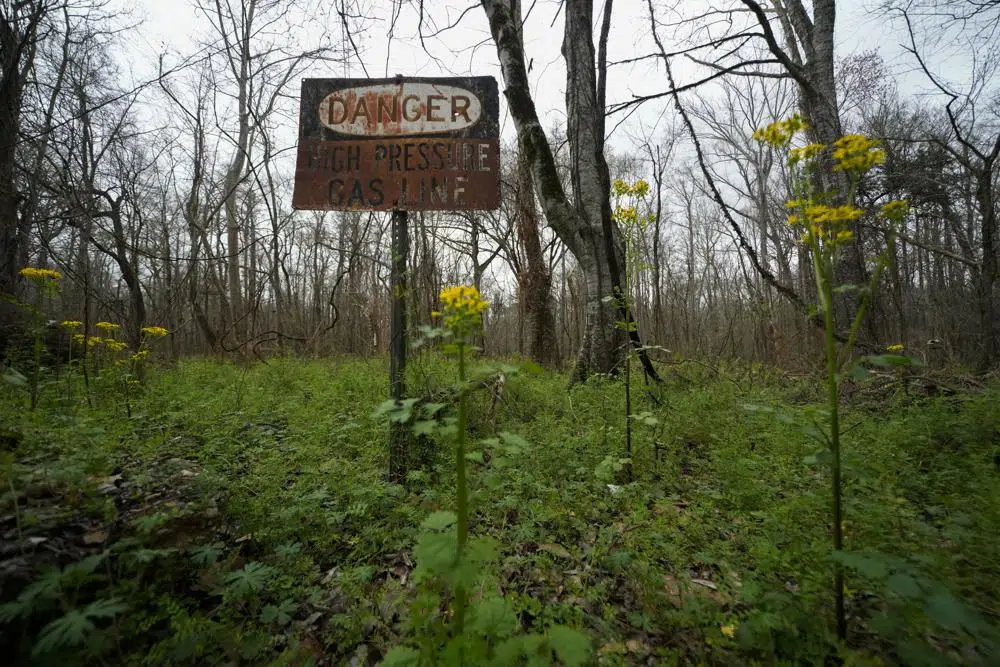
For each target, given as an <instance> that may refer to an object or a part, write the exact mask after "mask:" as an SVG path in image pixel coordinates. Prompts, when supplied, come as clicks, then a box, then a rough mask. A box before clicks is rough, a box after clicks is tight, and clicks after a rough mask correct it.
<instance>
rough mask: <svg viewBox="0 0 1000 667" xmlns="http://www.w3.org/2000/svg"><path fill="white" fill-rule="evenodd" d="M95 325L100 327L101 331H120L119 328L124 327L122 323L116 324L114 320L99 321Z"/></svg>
mask: <svg viewBox="0 0 1000 667" xmlns="http://www.w3.org/2000/svg"><path fill="white" fill-rule="evenodd" d="M94 326H95V327H97V328H98V329H100V330H101V331H118V330H119V329H121V328H122V325H120V324H114V323H112V322H98V323H97V324H95V325H94Z"/></svg>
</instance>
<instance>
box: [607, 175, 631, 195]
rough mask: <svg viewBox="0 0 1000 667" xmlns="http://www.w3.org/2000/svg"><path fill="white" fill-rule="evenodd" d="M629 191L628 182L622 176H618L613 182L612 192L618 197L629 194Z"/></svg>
mask: <svg viewBox="0 0 1000 667" xmlns="http://www.w3.org/2000/svg"><path fill="white" fill-rule="evenodd" d="M628 191H629V187H628V183H626V182H625V181H623V180H622V179H620V178H616V179H615V182H614V183H612V184H611V194H613V195H614V196H616V197H621V196H623V195H627V194H628Z"/></svg>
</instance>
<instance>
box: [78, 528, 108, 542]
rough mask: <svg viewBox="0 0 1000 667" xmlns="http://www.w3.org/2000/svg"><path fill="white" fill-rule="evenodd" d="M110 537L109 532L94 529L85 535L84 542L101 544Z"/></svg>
mask: <svg viewBox="0 0 1000 667" xmlns="http://www.w3.org/2000/svg"><path fill="white" fill-rule="evenodd" d="M107 539H108V534H107V533H106V532H104V531H103V530H92V531H90V532H89V533H87V534H86V535H84V536H83V543H84V544H101V543H103V542H104V541H105V540H107Z"/></svg>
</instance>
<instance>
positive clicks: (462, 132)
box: [292, 77, 500, 211]
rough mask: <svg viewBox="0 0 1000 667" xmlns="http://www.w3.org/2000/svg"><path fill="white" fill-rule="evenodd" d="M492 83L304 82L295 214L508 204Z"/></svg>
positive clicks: (476, 79)
mask: <svg viewBox="0 0 1000 667" xmlns="http://www.w3.org/2000/svg"><path fill="white" fill-rule="evenodd" d="M499 106H500V105H499V99H498V94H497V83H496V80H495V79H494V78H493V77H465V78H402V77H400V78H395V79H303V81H302V98H301V108H300V112H299V143H298V154H297V158H296V166H295V191H294V194H293V195H292V206H293V207H294V208H297V209H313V210H316V209H319V210H411V211H412V210H423V211H456V210H490V209H496V208H499V206H500V152H499V148H500V143H499V134H500V132H499V122H498V119H499Z"/></svg>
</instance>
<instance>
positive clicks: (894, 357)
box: [867, 354, 919, 368]
mask: <svg viewBox="0 0 1000 667" xmlns="http://www.w3.org/2000/svg"><path fill="white" fill-rule="evenodd" d="M867 359H868V363H870V364H872V365H873V366H881V367H883V368H886V367H889V366H915V365H917V363H915V362H919V360H918V359H914V358H913V357H907V356H905V355H902V354H878V355H875V356H872V357H867Z"/></svg>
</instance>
